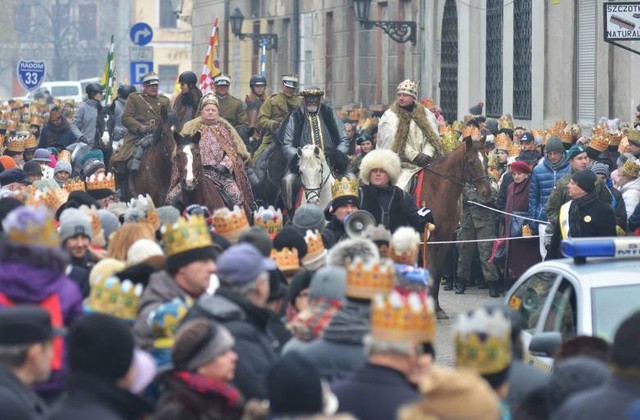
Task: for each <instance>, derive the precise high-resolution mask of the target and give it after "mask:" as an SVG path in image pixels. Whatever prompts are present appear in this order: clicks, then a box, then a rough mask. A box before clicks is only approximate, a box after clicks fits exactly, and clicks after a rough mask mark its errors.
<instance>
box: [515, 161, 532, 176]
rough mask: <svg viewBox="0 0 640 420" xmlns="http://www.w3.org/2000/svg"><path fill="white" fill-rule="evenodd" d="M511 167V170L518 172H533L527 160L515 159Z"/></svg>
mask: <svg viewBox="0 0 640 420" xmlns="http://www.w3.org/2000/svg"><path fill="white" fill-rule="evenodd" d="M510 168H511V172H518V173H521V174H530V173H531V166H529V164H528V163H526V162H521V161H515V162H513V163H512V164H511V166H510Z"/></svg>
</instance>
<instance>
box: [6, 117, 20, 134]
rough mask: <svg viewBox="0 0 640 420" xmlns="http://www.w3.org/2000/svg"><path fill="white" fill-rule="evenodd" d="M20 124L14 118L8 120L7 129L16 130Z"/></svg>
mask: <svg viewBox="0 0 640 420" xmlns="http://www.w3.org/2000/svg"><path fill="white" fill-rule="evenodd" d="M17 125H18V124H17V123H16V122H15V120H13V119H8V120H6V124H5V128H6V130H7V131H14V132H15V131H16V126H17Z"/></svg>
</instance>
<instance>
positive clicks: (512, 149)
mask: <svg viewBox="0 0 640 420" xmlns="http://www.w3.org/2000/svg"><path fill="white" fill-rule="evenodd" d="M521 151H522V147H520V145H519V144H516V143H511V144H510V145H509V150H508V152H507V154H508V155H509V156H510V157H517V156H519V155H520V152H521Z"/></svg>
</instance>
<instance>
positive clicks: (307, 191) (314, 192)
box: [300, 161, 332, 201]
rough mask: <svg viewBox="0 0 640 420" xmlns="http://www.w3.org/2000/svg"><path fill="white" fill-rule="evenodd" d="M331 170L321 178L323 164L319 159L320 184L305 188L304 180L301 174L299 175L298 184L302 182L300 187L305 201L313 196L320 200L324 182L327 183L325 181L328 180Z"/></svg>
mask: <svg viewBox="0 0 640 420" xmlns="http://www.w3.org/2000/svg"><path fill="white" fill-rule="evenodd" d="M331 175H332V174H331V171H329V173H328V174H327V177H326V178H324V180H323V176H324V165H323V164H322V161H320V181H321V182H320V185H319V186H318V188H307V186H306V185H304V181H303V180H302V176H300V184H302V188H303V189H304V198H306V199H307V201H310V200H311V199H313V198H317V199H318V200H320V193H321V192H322V190H323V188H324V186H325V184H326V183H327V181H329V177H330V176H331Z"/></svg>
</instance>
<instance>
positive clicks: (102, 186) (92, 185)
mask: <svg viewBox="0 0 640 420" xmlns="http://www.w3.org/2000/svg"><path fill="white" fill-rule="evenodd" d="M86 183H87V191H91V190H109V191H115V190H116V178H115V177H114V176H113V174H112V173H111V172H109V173H108V174H106V175H105V174H104V173H99V174H97V175H96V174H93V175H91V176H90V177H89V178H87V179H86ZM147 197H148V196H147ZM132 201H133V200H132ZM138 202H140V198H138ZM152 203H153V202H152ZM135 205H137V206H138V207H140V206H141V204H138V203H136V204H134V206H135ZM154 209H155V207H154Z"/></svg>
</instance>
